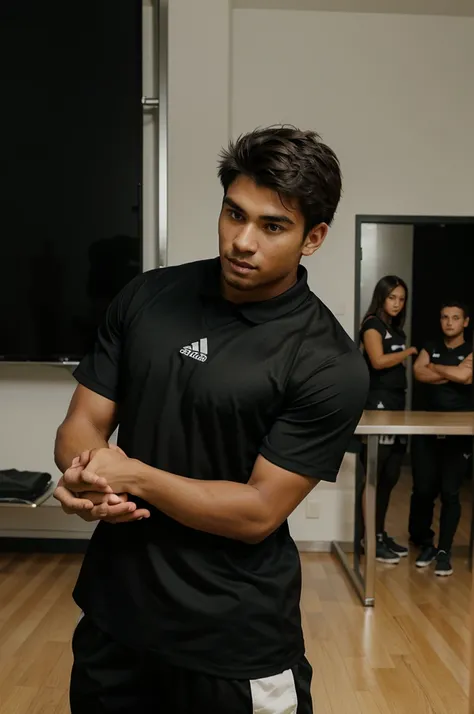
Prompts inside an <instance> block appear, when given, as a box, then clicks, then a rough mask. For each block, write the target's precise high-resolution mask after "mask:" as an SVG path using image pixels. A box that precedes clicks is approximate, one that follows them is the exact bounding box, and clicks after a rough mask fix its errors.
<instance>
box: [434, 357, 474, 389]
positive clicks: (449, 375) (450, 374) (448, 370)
mask: <svg viewBox="0 0 474 714" xmlns="http://www.w3.org/2000/svg"><path fill="white" fill-rule="evenodd" d="M430 369H432V370H433V371H434V372H436V373H437V374H439V375H440V377H444V379H448V380H449V381H450V382H456V383H457V384H472V352H471V354H470V355H468V356H467V357H466V358H465V359H464V360H463V361H462V362H461V363H460V364H458V365H456V367H446V366H445V365H442V364H433V363H432V364H431V365H430Z"/></svg>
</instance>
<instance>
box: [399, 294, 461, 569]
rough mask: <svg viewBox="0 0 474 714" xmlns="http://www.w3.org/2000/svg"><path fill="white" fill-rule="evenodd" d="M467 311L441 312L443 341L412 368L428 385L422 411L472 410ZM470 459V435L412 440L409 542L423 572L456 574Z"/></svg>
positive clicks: (457, 307)
mask: <svg viewBox="0 0 474 714" xmlns="http://www.w3.org/2000/svg"><path fill="white" fill-rule="evenodd" d="M468 325H469V315H468V310H467V308H466V306H465V305H463V304H462V303H460V302H455V301H452V302H448V303H446V304H445V305H443V307H442V309H441V331H442V337H440V339H438V340H436V341H433V342H430V343H429V344H427V345H426V346H425V348H424V349H423V350H422V351H421V352H420V354H419V356H418V359H417V360H416V362H415V364H414V374H415V378H416V379H417V380H418V381H419V382H423V383H424V385H426V389H425V392H424V404H423V408H424V409H426V410H430V411H446V412H453V411H470V410H472V409H473V404H472V387H471V386H470V385H472V346H471V345H470V344H468V343H467V342H466V340H465V336H464V331H465V329H466V328H467V327H468ZM471 458H472V438H471V437H469V436H465V437H464V436H414V437H413V439H412V470H413V493H412V497H411V505H410V520H409V531H410V538H411V541H412V542H413V543H414V544H415V545H417V546H419V547H420V549H421V551H420V554H419V556H418V558H417V560H416V565H417V567H419V568H424V567H426V566H428V565H430V564H431V563H432V562H433V561H436V569H435V573H436V575H439V576H447V575H452V573H453V568H452V564H451V547H452V544H453V540H454V536H455V533H456V529H457V527H458V524H459V519H460V517H461V502H460V489H461V486H462V483H463V480H464V479H465V477H466V476H467V473H468V469H469V466H470V464H471ZM438 496H441V516H440V526H439V537H438V546H437V547H435V545H434V535H435V534H434V531H433V530H432V521H433V511H434V505H435V500H436V499H437V498H438Z"/></svg>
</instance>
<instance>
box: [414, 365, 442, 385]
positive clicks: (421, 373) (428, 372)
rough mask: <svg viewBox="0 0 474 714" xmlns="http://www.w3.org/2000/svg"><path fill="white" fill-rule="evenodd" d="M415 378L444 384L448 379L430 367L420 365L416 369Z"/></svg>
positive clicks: (429, 382) (426, 382) (425, 382)
mask: <svg viewBox="0 0 474 714" xmlns="http://www.w3.org/2000/svg"><path fill="white" fill-rule="evenodd" d="M415 379H416V380H417V381H418V382H423V383H424V384H443V383H445V382H447V381H448V380H447V379H445V378H443V377H442V376H441V375H440V374H438V373H437V372H435V371H434V370H432V369H430V368H429V367H418V368H417V369H416V370H415Z"/></svg>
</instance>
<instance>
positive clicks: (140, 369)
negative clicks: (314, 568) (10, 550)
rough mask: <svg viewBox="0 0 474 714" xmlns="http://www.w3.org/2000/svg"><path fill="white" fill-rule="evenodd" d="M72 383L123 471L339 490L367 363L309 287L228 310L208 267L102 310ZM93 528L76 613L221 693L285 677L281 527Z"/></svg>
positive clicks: (294, 641) (287, 605)
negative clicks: (277, 478)
mask: <svg viewBox="0 0 474 714" xmlns="http://www.w3.org/2000/svg"><path fill="white" fill-rule="evenodd" d="M75 376H76V378H77V380H78V381H79V382H80V383H81V384H83V385H85V386H86V387H88V388H89V389H91V390H93V391H95V392H97V393H99V394H102V395H103V396H105V397H107V398H108V399H112V400H114V401H116V402H117V403H118V405H119V409H118V411H119V419H120V427H119V435H118V443H119V445H120V446H121V447H122V449H124V451H125V452H126V453H127V454H128V455H129V456H131V457H134V458H136V459H140V460H141V461H143V462H145V463H147V464H150V465H151V466H154V467H157V468H160V469H163V470H166V471H169V472H171V473H175V474H180V475H182V476H186V477H189V478H196V479H204V480H205V479H210V480H219V479H223V480H228V481H236V482H240V483H246V482H247V481H248V480H249V477H250V475H251V472H252V468H253V465H254V463H255V460H256V458H257V456H258V454H259V453H260V454H263V456H264V457H265V458H266V459H268V460H269V461H271V462H272V463H274V464H277V465H278V466H281V467H283V468H285V469H288V470H290V471H294V472H297V473H300V474H304V475H307V476H310V477H312V478H314V479H315V480H316V479H323V480H327V481H335V480H336V477H337V473H338V470H339V467H340V464H341V461H342V458H343V455H344V452H345V450H346V447H347V445H348V443H349V440H350V438H351V436H352V433H353V431H354V429H355V427H356V425H357V422H358V419H359V417H360V415H361V411H362V408H363V405H364V402H365V398H366V393H367V387H368V376H367V370H366V367H365V365H364V361H363V359H362V357H361V355H360V353H359V352H358V350H357V349H356V347H355V345H354V343H353V342H352V341H351V340H350V338H349V337H348V336H347V335H346V333H345V332H344V330H343V329H342V327H341V326H340V325H339V323H338V322H337V320H336V319H335V318H334V317H333V315H332V314H331V313H330V311H329V310H328V309H327V308H326V307H325V306H324V305H323V304H322V303H321V302H320V301H319V300H318V298H317V297H315V295H313V294H312V293H311V292H310V291H309V289H308V286H307V282H306V271H305V270H304V268H300V271H299V279H298V282H297V284H296V285H294V287H292V288H291V289H290V290H288V291H287V292H285V293H284V294H282V295H280V296H279V297H276V298H273V299H271V300H268V301H265V302H259V303H253V304H245V305H234V304H231V303H229V302H226V301H225V300H224V299H223V298H222V297H221V294H220V263H219V261H218V260H209V261H201V262H196V263H190V264H187V265H182V266H178V267H170V268H166V269H161V270H153V271H150V272H148V273H145V274H143V275H141V276H139V277H138V278H137V279H135V280H134V281H132V282H131V283H130V284H129V285H128V286H127V287H126V288H125V289H124V290H123V291H122V293H121V294H120V295H119V296H118V297H117V298H116V299H115V300H114V302H113V303H112V305H111V306H110V308H109V310H108V313H107V316H106V319H105V322H104V324H103V325H102V327H101V329H100V331H99V336H98V340H97V343H96V345H95V348H94V350H93V351H92V352H91V354H89V355H87V356H86V357H85V358H84V360H83V361H82V362H81V364H80V366H79V367H78V369H77V370H76V373H75ZM151 511H152V515H151V518H149V519H148V520H143V521H139V522H137V523H132V524H121V525H109V524H106V523H99V525H98V527H97V529H96V531H95V532H94V535H93V537H92V539H91V543H90V546H89V549H88V552H87V555H86V557H85V560H84V564H83V567H82V571H81V574H80V577H79V581H78V584H77V586H76V589H75V592H74V597H75V600H76V602H77V604H78V605H79V607H81V608H82V609H83V610H84V611H85V612H86V613H87V614H88V615H89V616H90V617H91V618H92V619H93V620H95V622H96V624H97V625H98V626H99V627H101V628H102V629H103V630H105V631H106V632H108V633H109V634H110V635H111V636H112V637H114V638H115V639H116V640H118V641H121V642H123V643H126V644H127V645H129V646H132V647H135V648H137V649H143V648H148V649H150V650H154V651H155V652H156V653H158V655H161V656H162V657H163V658H164V659H166V660H167V661H168V662H169V663H171V664H174V665H176V666H181V667H184V668H188V669H192V670H201V671H204V672H206V673H208V674H211V675H214V676H220V677H228V678H245V679H247V678H249V679H252V678H259V677H265V676H270V675H272V674H275V673H277V672H279V671H282V670H284V669H286V668H288V667H289V666H291V664H292V663H294V662H296V661H297V660H298V659H299V658H300V657H301V655H302V653H303V651H304V643H303V637H302V633H301V623H300V613H299V601H300V589H301V574H300V561H299V556H298V552H297V549H296V547H295V544H294V542H293V540H292V539H291V537H290V534H289V531H288V525H287V523H286V522H285V523H283V525H282V526H281V527H280V528H278V530H277V531H276V532H274V533H273V534H272V535H271V536H269V537H268V538H266V539H265V540H264V541H263V542H262V543H259V544H257V545H249V544H245V543H242V542H238V541H234V540H231V539H228V538H224V537H218V536H215V535H210V534H208V533H204V532H199V531H195V530H192V529H190V528H187V527H185V526H182V525H181V524H180V523H178V522H177V521H175V520H173V519H171V518H169V517H167V516H166V515H164V514H163V513H161V512H160V511H158V510H156V509H153V508H152V509H151Z"/></svg>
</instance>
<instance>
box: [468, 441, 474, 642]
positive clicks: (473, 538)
mask: <svg viewBox="0 0 474 714" xmlns="http://www.w3.org/2000/svg"><path fill="white" fill-rule="evenodd" d="M471 465H472V468H471V531H470V533H469V570H470V571H471V572H472V559H473V551H474V439H473V440H472V456H471ZM473 646H474V645H473Z"/></svg>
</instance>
